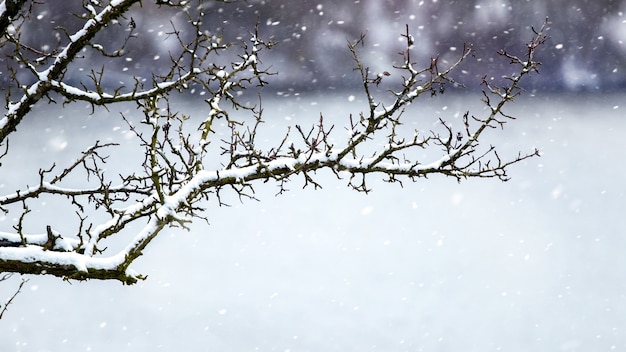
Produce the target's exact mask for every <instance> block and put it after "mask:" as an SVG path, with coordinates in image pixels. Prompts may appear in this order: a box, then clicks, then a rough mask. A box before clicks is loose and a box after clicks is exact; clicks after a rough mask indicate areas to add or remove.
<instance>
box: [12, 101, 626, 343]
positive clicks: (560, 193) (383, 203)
mask: <svg viewBox="0 0 626 352" xmlns="http://www.w3.org/2000/svg"><path fill="white" fill-rule="evenodd" d="M444 98H445V96H444ZM478 98H479V97H472V101H473V102H474V101H477V99H478ZM447 99H450V100H447ZM467 102H468V101H467V98H465V97H454V96H450V97H449V98H446V99H439V100H437V101H435V102H433V103H428V106H427V107H426V108H425V110H424V111H425V113H427V114H430V115H432V116H438V114H442V116H454V115H455V114H458V113H459V112H460V113H462V112H463V111H464V110H465V109H466V107H467ZM357 103H358V99H356V100H353V99H352V98H351V97H350V96H349V95H348V94H345V96H344V94H341V93H339V94H337V95H334V96H333V97H332V98H329V97H302V98H300V99H296V100H294V99H293V97H291V98H289V99H288V98H281V99H275V100H268V101H266V102H264V109H265V112H266V118H267V119H268V125H269V126H270V127H271V126H272V124H273V123H276V124H277V125H282V124H284V122H285V121H288V122H293V123H300V124H303V125H305V124H306V123H305V122H307V121H308V122H315V120H316V119H317V117H318V116H319V115H318V113H319V111H323V112H324V113H325V116H331V115H332V114H333V113H337V112H339V117H340V118H345V117H347V114H348V113H349V112H358V111H353V110H351V109H353V107H354V106H356V105H351V104H357ZM472 104H475V102H474V103H472ZM624 111H626V101H625V100H624V96H623V94H622V95H607V96H548V97H534V98H530V97H526V98H524V99H521V100H520V101H519V102H516V103H515V104H514V105H512V106H511V110H510V112H511V113H512V114H514V115H516V116H518V117H519V119H518V120H516V121H515V122H513V123H512V124H511V125H509V126H507V128H506V129H505V130H504V131H494V132H493V133H491V134H489V135H488V136H487V139H486V140H484V143H492V144H494V145H498V146H500V147H501V148H502V150H504V151H508V152H516V151H518V150H522V151H530V150H532V148H534V147H537V148H539V149H540V150H541V152H542V157H541V158H532V159H529V160H527V161H524V162H523V163H520V164H518V165H515V166H513V167H512V168H511V169H510V176H511V177H512V180H510V181H509V182H506V183H502V182H499V181H496V180H471V181H465V182H462V183H461V184H458V183H457V182H456V181H455V180H453V179H444V178H441V177H432V178H430V179H422V180H419V181H418V182H417V183H413V184H411V183H408V182H405V184H404V188H401V187H399V186H398V185H389V184H386V183H383V182H381V181H375V180H373V179H372V181H371V183H370V186H371V187H372V188H373V189H374V192H372V193H370V194H369V195H363V194H359V193H355V192H353V191H350V190H349V189H348V188H347V187H345V182H342V181H337V180H336V179H335V178H334V177H333V176H332V175H324V174H321V175H320V179H321V181H322V182H321V183H322V185H323V186H324V189H323V190H321V191H313V190H312V189H305V190H302V189H301V185H302V181H301V180H300V179H296V180H294V181H293V182H292V183H291V184H290V189H291V191H290V192H288V193H287V194H285V195H282V196H278V197H274V194H275V193H276V191H277V189H276V188H275V187H274V186H272V185H266V187H264V185H258V186H257V189H256V190H257V191H258V198H259V199H260V200H261V202H254V201H247V202H244V204H239V203H236V202H235V203H233V206H232V207H222V208H220V207H217V206H215V205H209V206H208V208H207V216H208V218H209V221H210V225H207V224H205V223H201V222H197V223H195V224H194V226H193V228H192V231H190V232H184V231H177V230H175V231H168V232H166V233H164V234H163V235H161V238H158V239H157V240H156V241H155V242H153V244H152V245H151V247H149V249H148V250H147V251H146V253H145V254H146V255H145V256H144V257H143V258H141V259H140V260H139V261H138V262H137V263H136V265H135V266H134V268H135V269H136V270H137V271H139V272H141V273H144V274H148V275H149V277H148V280H146V281H145V282H140V283H139V284H137V285H135V286H130V287H128V286H121V285H120V284H118V283H116V282H97V281H90V282H82V283H81V282H72V283H71V284H70V283H66V282H62V281H61V280H59V279H56V278H47V277H31V278H30V281H29V282H28V283H27V284H26V286H25V289H24V292H23V293H22V294H20V295H19V296H18V297H17V298H16V301H15V303H14V304H13V305H12V306H10V308H9V311H8V312H7V313H6V314H5V317H4V318H3V319H2V320H0V351H7V352H9V351H24V352H36V351H40V352H43V351H49V352H56V351H102V352H110V351H151V352H152V351H293V352H295V351H326V352H329V351H341V352H343V351H513V352H527V351H534V352H554V351H612V350H616V351H623V350H626V320H625V319H624V317H626V255H625V253H626V217H625V212H624V211H625V209H626V206H625V204H626V163H625V162H624V158H625V157H626V138H625V134H626V119H625V118H624V116H625V114H624ZM45 113H46V114H48V116H57V115H60V114H62V112H59V113H58V114H57V113H56V112H53V114H52V115H50V114H51V113H50V111H49V110H48V111H46V112H45ZM54 114H56V115H54ZM302 116H307V118H306V119H303V118H302ZM74 118H75V117H74ZM72 119H73V117H72V116H67V115H66V116H64V117H63V118H62V119H57V118H54V117H50V118H44V117H42V118H41V120H40V121H36V122H33V124H32V126H31V128H33V132H32V134H30V135H28V136H25V137H24V138H25V139H24V140H23V141H21V142H20V141H19V140H17V138H16V140H15V141H13V140H12V141H11V143H12V144H11V148H18V147H19V146H20V143H22V145H23V146H24V147H23V148H24V149H23V150H24V152H23V156H22V157H23V158H28V157H33V158H41V160H46V159H47V158H48V157H51V156H52V155H57V154H55V153H59V154H62V153H64V152H67V151H68V150H69V149H71V148H73V147H74V146H75V148H77V149H78V150H81V149H84V145H81V144H80V141H81V140H80V138H82V137H84V136H85V133H84V132H81V131H89V129H83V128H82V126H83V125H84V123H77V122H76V121H75V120H72ZM302 119H303V120H302ZM116 123H117V125H116ZM116 123H111V122H106V121H105V122H102V121H100V122H99V124H100V125H98V126H99V127H98V128H100V129H103V130H104V131H105V132H106V133H110V134H111V136H113V135H115V134H117V133H121V132H120V130H119V129H118V128H116V127H117V126H119V125H120V124H119V122H116ZM409 127H411V126H409ZM23 128H24V127H23ZM92 128H93V127H92ZM411 128H413V127H411ZM280 131H282V130H280ZM106 133H105V134H106ZM87 134H88V133H87ZM23 135H26V134H23ZM29 139H30V142H28V143H26V141H28V140H29ZM33 141H34V142H33ZM85 143H87V142H86V141H85ZM26 145H29V147H25V146H26ZM19 177H20V174H19V173H18V172H16V173H14V174H12V175H0V184H2V183H7V182H8V183H10V182H14V181H15V179H18V178H19ZM9 178H10V179H11V181H7V180H8V179H9ZM3 179H4V180H3ZM49 210H50V212H49V213H48V212H46V213H45V214H44V213H42V214H41V218H42V219H45V218H46V217H59V216H64V215H63V213H62V209H55V208H54V207H50V209H49ZM55 211H56V212H55ZM2 223H3V222H2V221H0V226H5V225H2ZM18 280H19V278H18V277H14V278H13V279H12V280H11V281H10V282H9V283H3V285H2V287H0V295H1V297H5V296H8V295H9V294H10V293H11V292H12V290H14V289H15V287H16V286H17V283H18Z"/></svg>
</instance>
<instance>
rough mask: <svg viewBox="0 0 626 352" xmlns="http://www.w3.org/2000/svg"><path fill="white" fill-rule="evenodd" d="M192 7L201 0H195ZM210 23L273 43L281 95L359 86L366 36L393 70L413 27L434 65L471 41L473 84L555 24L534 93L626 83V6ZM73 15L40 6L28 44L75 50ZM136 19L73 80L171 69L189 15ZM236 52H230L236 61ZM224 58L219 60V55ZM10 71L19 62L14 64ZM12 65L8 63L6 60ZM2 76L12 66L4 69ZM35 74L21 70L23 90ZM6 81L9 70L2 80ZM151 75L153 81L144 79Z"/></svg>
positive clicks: (288, 4)
mask: <svg viewBox="0 0 626 352" xmlns="http://www.w3.org/2000/svg"><path fill="white" fill-rule="evenodd" d="M190 3H191V4H193V6H196V5H197V3H195V2H190ZM192 11H194V12H195V11H199V12H202V13H203V20H202V28H203V29H205V30H207V31H209V32H211V33H214V34H216V35H222V36H224V38H225V40H236V39H237V38H244V39H245V38H249V36H250V34H249V33H250V32H252V31H254V27H255V24H256V23H257V22H258V24H259V35H260V36H261V37H263V38H266V39H267V38H271V39H273V40H275V41H276V42H277V43H278V44H279V45H277V46H276V47H275V48H274V49H273V50H271V51H269V52H266V53H264V54H262V55H261V59H262V62H263V63H264V64H265V65H268V66H269V65H271V66H272V70H274V71H277V72H279V75H277V76H274V77H272V80H271V86H272V87H275V88H276V89H287V88H293V89H326V88H329V87H335V88H343V87H352V86H354V85H358V84H359V80H358V76H357V75H356V73H355V72H354V71H353V70H352V68H353V67H354V63H353V61H352V59H351V56H350V53H349V51H348V50H347V45H346V44H347V42H348V41H353V40H355V39H357V38H358V37H359V36H360V35H361V34H362V33H366V35H367V36H366V42H365V44H366V45H365V46H364V47H363V48H362V59H363V61H364V62H365V63H366V64H367V65H368V66H369V67H370V68H371V69H372V70H373V71H377V70H379V71H384V70H388V71H391V69H392V66H393V64H394V63H398V62H399V59H400V58H401V57H400V56H399V55H398V52H400V51H401V50H403V48H404V47H405V41H404V40H403V39H402V37H401V34H403V33H404V32H405V26H406V25H408V26H409V29H410V32H411V34H412V35H413V36H414V38H415V40H416V45H415V48H414V49H413V51H414V52H413V57H414V58H415V61H416V62H417V63H418V64H420V63H422V64H424V65H426V64H427V63H428V62H429V60H430V58H431V57H434V56H438V57H439V58H440V60H441V62H442V63H444V64H445V61H446V60H447V61H450V60H453V59H455V58H456V57H458V55H459V54H460V51H461V49H462V47H463V45H464V43H471V44H472V45H473V46H474V48H475V49H476V54H475V56H474V57H472V58H471V59H470V60H469V61H468V62H466V63H465V65H464V66H463V70H464V71H463V73H461V74H462V75H465V76H466V77H465V79H464V80H465V81H470V86H471V82H477V83H479V81H480V78H481V77H482V76H483V75H485V74H487V73H489V74H490V75H496V76H498V75H503V74H506V73H507V71H508V69H507V66H508V65H507V62H505V61H504V60H500V59H498V58H497V56H498V55H497V54H496V52H497V50H499V49H501V48H504V49H506V50H508V51H510V52H516V53H519V54H520V55H523V54H524V43H525V42H526V41H527V40H528V39H530V38H531V36H532V32H531V27H535V28H539V27H540V26H541V25H542V23H543V22H544V20H545V19H546V18H549V21H550V25H549V27H550V30H549V32H548V33H549V35H550V36H551V40H550V41H549V43H548V45H547V46H546V47H544V48H543V49H542V50H541V56H540V58H539V59H540V61H542V63H543V65H542V68H541V73H542V74H541V75H540V76H537V77H535V80H534V81H533V83H532V84H531V85H532V88H535V89H545V90H555V91H561V90H562V91H609V90H615V89H621V88H625V87H626V44H625V42H626V16H625V15H624V12H626V0H614V1H611V0H542V1H533V0H519V1H518V0H462V1H461V0H345V1H331V0H315V1H311V0H299V1H290V0H249V1H239V2H234V3H223V2H219V1H204V2H202V3H201V5H200V8H199V9H192ZM73 13H76V14H80V13H86V11H85V10H84V9H83V8H82V6H81V3H80V2H79V1H67V2H66V1H42V2H35V3H34V5H33V14H32V17H31V19H30V22H29V23H27V24H25V25H24V27H22V29H21V31H22V37H21V40H22V41H23V42H24V43H25V44H27V45H28V46H30V47H33V48H36V49H40V50H42V51H50V50H53V49H54V48H56V47H59V46H63V45H64V43H67V40H68V39H67V35H66V34H65V32H64V29H61V27H63V28H65V29H67V31H68V32H69V33H72V32H73V31H74V30H76V29H77V28H79V27H77V26H80V25H81V23H82V22H81V21H80V20H79V19H78V18H77V17H75V16H74V15H72V14H73ZM131 17H132V21H133V22H134V23H135V24H136V27H134V29H133V33H134V35H135V36H136V38H133V39H132V40H131V41H130V42H129V44H128V46H127V47H126V49H125V55H126V56H125V58H124V59H123V60H119V59H115V58H103V57H100V56H99V55H97V53H96V52H95V51H94V52H85V53H84V55H83V57H82V58H81V60H80V61H77V62H76V65H75V66H74V67H71V68H70V70H68V72H67V76H66V79H68V80H72V81H76V82H84V81H85V77H88V75H89V74H90V72H91V70H92V69H95V70H100V69H102V68H104V70H105V72H106V73H107V75H106V79H105V80H103V81H104V82H108V83H110V84H112V85H114V84H115V83H116V82H119V81H122V82H123V81H126V80H127V78H128V77H131V76H134V77H136V76H142V75H149V73H150V72H151V70H153V69H154V68H155V67H163V69H164V70H165V69H167V67H168V66H169V63H170V61H169V58H170V55H169V52H170V51H172V50H176V46H175V44H176V40H175V38H173V36H172V35H171V34H168V33H171V32H172V25H174V26H175V27H176V28H177V30H180V31H182V32H184V31H185V30H189V28H188V27H186V26H185V23H184V22H186V21H187V18H186V17H185V16H183V15H181V14H180V13H178V12H177V11H176V10H175V9H168V8H166V7H165V6H157V5H155V3H154V1H145V0H144V1H143V3H142V6H141V7H139V6H136V7H134V8H133V9H132V11H131V13H130V14H129V15H128V16H127V18H126V19H124V21H127V22H128V23H130V20H131ZM122 22H123V21H120V24H119V25H118V26H117V27H118V28H117V29H115V28H112V29H111V31H110V32H108V33H107V34H106V35H103V36H100V37H98V38H97V40H99V41H100V42H101V43H102V44H103V45H104V46H105V48H106V47H109V48H111V49H114V48H115V46H116V45H119V43H121V42H122V41H123V38H124V36H125V35H127V34H128V33H129V31H130V29H129V24H128V23H122ZM2 50H3V51H4V53H3V54H4V55H3V57H2V61H5V62H11V61H12V60H11V58H9V57H8V56H11V50H13V49H11V48H8V47H7V46H5V48H3V49H2ZM233 57H234V56H233ZM222 59H223V58H222ZM10 65H12V66H13V65H15V64H14V63H11V64H10ZM3 66H6V65H3ZM3 71H5V70H4V69H3ZM28 76H29V73H27V72H25V73H23V74H20V76H19V77H20V79H21V80H23V81H24V82H25V83H27V81H28V80H29V77H28ZM2 78H3V80H4V81H5V82H6V80H7V72H6V71H5V72H4V74H3V77H2ZM148 79H150V78H149V77H148Z"/></svg>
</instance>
